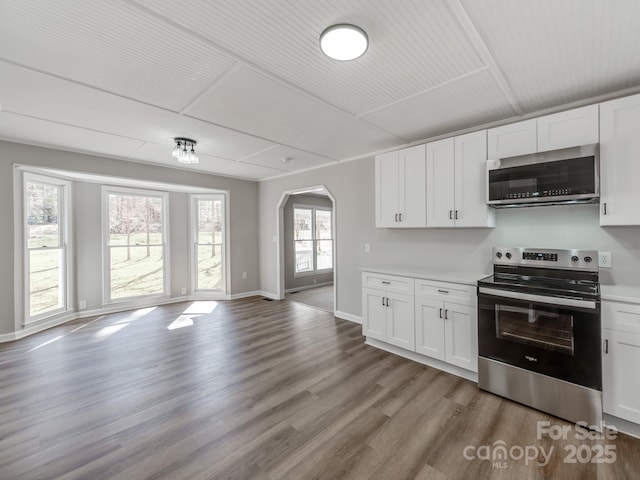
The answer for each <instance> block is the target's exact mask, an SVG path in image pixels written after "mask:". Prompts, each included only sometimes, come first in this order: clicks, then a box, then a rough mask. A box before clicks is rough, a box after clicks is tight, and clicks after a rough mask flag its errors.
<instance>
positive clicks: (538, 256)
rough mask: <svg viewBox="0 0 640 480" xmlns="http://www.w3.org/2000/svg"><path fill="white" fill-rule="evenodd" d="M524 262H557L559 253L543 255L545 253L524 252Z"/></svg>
mask: <svg viewBox="0 0 640 480" xmlns="http://www.w3.org/2000/svg"><path fill="white" fill-rule="evenodd" d="M522 259H523V260H537V261H543V262H557V261H558V254H557V253H543V252H522Z"/></svg>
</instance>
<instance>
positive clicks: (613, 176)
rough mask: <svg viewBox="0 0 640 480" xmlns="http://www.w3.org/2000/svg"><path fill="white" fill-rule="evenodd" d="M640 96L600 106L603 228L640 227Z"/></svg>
mask: <svg viewBox="0 0 640 480" xmlns="http://www.w3.org/2000/svg"><path fill="white" fill-rule="evenodd" d="M639 125H640V95H633V96H631V97H624V98H619V99H617V100H612V101H610V102H605V103H601V104H600V225H603V226H608V225H640V208H639V206H640V189H639V188H638V178H640V161H639V160H638V157H639V155H640V129H639V128H638V126H639Z"/></svg>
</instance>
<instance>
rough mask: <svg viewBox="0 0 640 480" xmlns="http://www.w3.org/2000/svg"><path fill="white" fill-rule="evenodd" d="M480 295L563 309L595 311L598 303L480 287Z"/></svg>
mask: <svg viewBox="0 0 640 480" xmlns="http://www.w3.org/2000/svg"><path fill="white" fill-rule="evenodd" d="M478 293H484V294H485V295H493V296H495V297H503V298H511V299H513V300H524V301H527V302H538V303H549V304H551V305H560V306H563V307H579V308H589V309H591V310H595V309H596V308H597V305H596V302H593V301H590V300H578V299H575V298H562V297H546V296H544V295H534V294H532V293H522V292H510V291H507V290H499V289H497V288H487V287H479V288H478Z"/></svg>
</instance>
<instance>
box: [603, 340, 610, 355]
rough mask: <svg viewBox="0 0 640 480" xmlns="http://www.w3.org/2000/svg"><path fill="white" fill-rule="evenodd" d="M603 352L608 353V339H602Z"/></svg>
mask: <svg viewBox="0 0 640 480" xmlns="http://www.w3.org/2000/svg"><path fill="white" fill-rule="evenodd" d="M604 353H609V340H607V339H606V338H605V340H604Z"/></svg>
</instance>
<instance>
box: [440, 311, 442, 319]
mask: <svg viewBox="0 0 640 480" xmlns="http://www.w3.org/2000/svg"><path fill="white" fill-rule="evenodd" d="M440 318H442V309H440Z"/></svg>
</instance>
